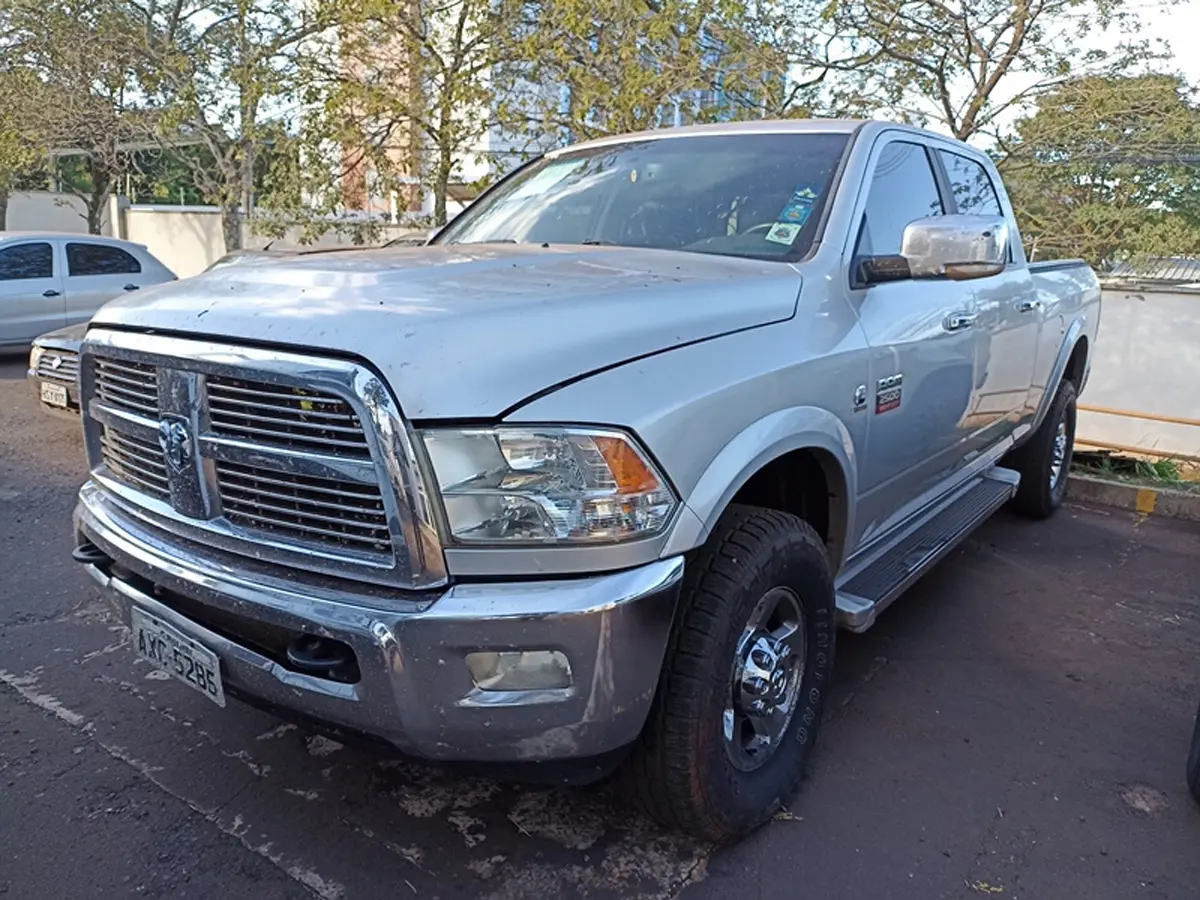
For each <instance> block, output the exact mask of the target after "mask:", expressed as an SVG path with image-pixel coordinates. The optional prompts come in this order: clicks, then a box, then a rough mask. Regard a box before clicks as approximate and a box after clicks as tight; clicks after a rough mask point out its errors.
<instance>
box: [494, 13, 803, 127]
mask: <svg viewBox="0 0 1200 900" xmlns="http://www.w3.org/2000/svg"><path fill="white" fill-rule="evenodd" d="M527 9H528V11H529V13H530V15H531V17H532V18H531V20H530V21H529V22H528V23H527V27H526V29H525V31H524V33H523V35H522V38H521V42H520V44H519V51H520V52H519V58H520V59H522V60H526V61H527V62H525V63H524V64H523V65H522V66H520V67H514V68H515V69H517V70H518V71H519V72H520V75H521V76H523V77H524V79H525V80H526V82H527V83H528V84H530V85H545V84H557V85H562V86H563V92H562V95H561V96H559V95H557V94H552V95H550V96H545V95H544V92H543V96H541V97H534V98H531V97H530V94H532V93H533V92H528V93H527V94H526V95H525V96H519V97H518V98H517V101H518V103H517V108H516V109H514V112H522V113H524V114H525V115H526V117H527V121H528V123H529V124H530V125H531V126H532V128H533V130H534V131H535V133H544V132H546V131H550V132H551V133H552V134H553V133H555V132H557V133H558V135H561V136H570V137H571V138H575V139H579V138H588V137H597V136H601V135H607V134H619V133H623V132H629V131H639V130H642V129H646V128H653V127H658V126H661V125H670V124H673V122H674V119H675V116H676V111H677V110H678V114H679V117H680V118H681V119H682V120H683V121H684V122H704V121H712V120H718V119H736V118H766V117H776V116H784V115H794V114H799V113H801V112H803V111H804V108H803V106H800V105H797V100H798V99H800V92H798V91H795V90H789V86H788V83H787V78H786V72H787V69H788V65H789V56H788V52H787V35H788V34H789V28H788V26H787V23H786V20H785V17H784V16H783V13H782V10H781V9H780V8H778V7H775V6H772V5H770V3H769V0H768V2H764V3H754V2H752V0H751V2H743V0H648V2H630V0H538V2H536V3H533V4H530V5H529V6H528V7H527ZM530 99H533V102H532V103H530V102H529V100H530ZM510 118H512V117H510Z"/></svg>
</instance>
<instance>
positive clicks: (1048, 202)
mask: <svg viewBox="0 0 1200 900" xmlns="http://www.w3.org/2000/svg"><path fill="white" fill-rule="evenodd" d="M1195 99H1196V97H1195V92H1194V91H1193V90H1191V89H1190V88H1189V87H1188V86H1187V84H1186V83H1185V82H1184V81H1183V80H1182V79H1181V78H1179V77H1177V76H1174V75H1143V76H1138V77H1126V78H1117V79H1112V78H1100V77H1091V78H1081V79H1077V80H1074V81H1071V82H1068V83H1066V84H1064V85H1062V86H1060V87H1059V88H1058V89H1056V90H1055V91H1053V92H1052V93H1049V94H1046V95H1043V96H1042V97H1040V98H1039V99H1038V102H1037V106H1036V109H1035V111H1034V112H1033V113H1032V114H1030V115H1028V116H1026V117H1025V118H1023V119H1021V120H1019V121H1018V122H1017V123H1016V125H1015V128H1014V132H1013V134H1011V135H1010V136H1008V137H1007V138H1006V139H1005V140H1004V141H1003V142H1002V145H1001V147H1002V149H1003V150H1004V151H1005V152H1006V158H1005V159H1004V160H1003V161H1002V163H1001V168H1002V171H1003V173H1004V176H1005V180H1006V182H1007V184H1008V185H1009V188H1010V192H1011V193H1012V196H1013V203H1014V206H1015V207H1016V212H1017V216H1018V221H1019V224H1020V225H1021V229H1022V233H1023V235H1024V237H1025V240H1026V242H1027V244H1028V245H1029V246H1028V249H1029V251H1030V253H1031V255H1032V256H1033V257H1034V258H1047V257H1054V256H1082V257H1084V258H1085V259H1087V260H1088V261H1089V262H1091V263H1092V264H1093V265H1095V266H1097V267H1102V268H1103V267H1108V266H1109V265H1111V264H1112V263H1113V262H1114V261H1116V260H1117V259H1119V258H1122V257H1125V258H1128V257H1136V256H1142V255H1156V256H1164V255H1173V254H1185V255H1186V254H1197V253H1200V204H1198V201H1197V197H1200V107H1197V105H1196V102H1195Z"/></svg>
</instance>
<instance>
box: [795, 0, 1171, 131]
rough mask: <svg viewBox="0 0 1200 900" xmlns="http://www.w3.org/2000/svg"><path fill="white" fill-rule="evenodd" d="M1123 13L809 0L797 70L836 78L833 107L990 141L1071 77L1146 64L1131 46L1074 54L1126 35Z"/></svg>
mask: <svg viewBox="0 0 1200 900" xmlns="http://www.w3.org/2000/svg"><path fill="white" fill-rule="evenodd" d="M801 2H803V0H801ZM1131 9H1132V8H1131V7H1126V6H1125V5H1124V3H1123V0H974V2H971V3H967V2H959V3H948V2H946V0H813V3H812V5H811V6H810V7H809V9H808V12H807V13H806V14H805V15H804V21H807V22H813V23H815V24H814V25H813V26H811V27H810V29H809V33H808V35H807V37H806V39H805V41H804V46H805V47H806V48H807V49H806V53H805V56H806V57H807V58H806V59H805V60H804V64H805V65H808V66H810V67H815V68H817V69H820V68H828V69H831V70H833V71H835V72H837V73H838V75H839V77H838V78H837V79H835V87H834V89H833V91H832V94H833V99H832V103H833V104H834V105H835V106H838V107H841V108H843V109H847V110H850V111H857V112H861V111H864V110H866V111H873V110H875V109H882V110H884V111H886V112H888V113H890V114H891V115H892V116H894V117H897V118H900V119H903V120H907V121H912V122H916V123H918V124H923V123H936V124H937V125H939V126H941V127H942V128H944V129H945V130H947V131H949V132H950V133H951V134H953V135H954V136H955V137H957V138H959V139H961V140H968V139H971V138H973V137H975V136H976V135H987V136H994V135H995V134H996V133H997V131H998V126H999V125H1001V124H1002V123H1003V121H1004V120H1005V118H1006V116H1007V115H1008V114H1009V113H1010V111H1016V110H1019V109H1021V108H1023V107H1024V106H1025V105H1027V104H1028V103H1029V102H1031V101H1033V100H1034V99H1036V98H1037V97H1038V96H1040V95H1041V94H1044V93H1046V92H1047V91H1049V90H1052V89H1054V88H1055V87H1057V86H1059V85H1062V84H1064V83H1066V82H1067V81H1069V80H1070V79H1072V78H1077V77H1080V76H1085V75H1090V74H1113V73H1121V72H1124V71H1127V70H1128V69H1129V67H1130V66H1131V65H1133V64H1134V63H1138V62H1144V61H1145V60H1146V59H1148V58H1150V57H1151V56H1152V55H1153V54H1152V53H1151V50H1150V47H1149V45H1147V44H1145V43H1138V42H1127V43H1125V44H1122V45H1121V46H1120V47H1119V48H1118V49H1117V50H1116V51H1115V52H1113V53H1105V52H1102V51H1098V50H1092V51H1085V50H1082V49H1081V48H1082V47H1083V46H1085V45H1086V43H1087V40H1088V39H1089V38H1090V37H1092V36H1093V35H1095V34H1097V33H1100V32H1105V31H1112V30H1115V29H1116V28H1117V27H1118V26H1120V27H1122V28H1126V29H1132V28H1133V27H1134V26H1135V25H1136V21H1137V20H1136V18H1135V16H1134V14H1133V13H1132V12H1131V11H1130V10H1131ZM814 50H820V51H821V52H817V53H814V52H813V51H814ZM834 52H837V53H840V54H841V58H840V59H835V58H833V57H832V55H831V54H832V53H834Z"/></svg>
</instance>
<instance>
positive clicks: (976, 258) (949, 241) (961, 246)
mask: <svg viewBox="0 0 1200 900" xmlns="http://www.w3.org/2000/svg"><path fill="white" fill-rule="evenodd" d="M1009 232H1010V229H1009V227H1008V221H1007V220H1006V219H1005V218H1004V217H1003V216H965V215H954V216H934V217H931V218H928V219H917V220H916V221H915V222H910V223H909V224H908V226H907V227H906V228H905V229H904V238H903V240H902V241H901V245H900V255H901V256H903V257H904V258H905V259H906V260H907V261H908V267H909V272H910V274H911V276H912V277H913V278H942V277H945V278H951V279H953V280H955V281H966V280H967V279H971V278H987V277H988V276H990V275H998V274H1000V273H1001V272H1003V271H1004V267H1005V265H1006V263H1007V262H1008V241H1009Z"/></svg>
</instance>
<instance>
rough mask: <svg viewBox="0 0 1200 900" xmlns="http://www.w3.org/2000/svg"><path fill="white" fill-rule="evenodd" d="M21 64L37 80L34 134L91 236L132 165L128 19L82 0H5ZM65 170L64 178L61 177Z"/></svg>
mask: <svg viewBox="0 0 1200 900" xmlns="http://www.w3.org/2000/svg"><path fill="white" fill-rule="evenodd" d="M10 9H11V15H12V21H13V22H14V24H15V26H16V30H17V33H18V34H19V35H20V52H21V56H22V59H23V61H24V62H25V64H26V65H27V66H28V67H29V68H30V69H31V70H32V71H34V72H36V74H37V77H38V79H39V80H40V82H41V94H42V101H41V103H42V105H41V108H40V110H39V114H38V122H37V131H38V134H39V138H40V140H41V141H42V143H43V144H44V145H45V147H46V149H47V152H48V153H49V154H50V156H51V157H52V159H54V160H62V159H64V158H65V159H67V160H69V163H68V165H67V166H66V167H59V166H57V165H56V166H55V169H56V171H55V172H54V174H55V175H56V176H59V177H58V179H57V180H58V182H59V185H60V188H61V189H63V190H65V191H66V192H68V193H72V194H74V195H76V196H77V197H78V198H79V199H80V200H81V201H82V202H83V205H84V210H85V213H84V217H85V219H86V220H87V227H88V231H89V232H90V233H92V234H99V233H100V231H101V228H102V225H103V221H104V216H105V213H106V211H107V209H108V201H109V198H110V197H111V196H112V193H113V190H114V188H115V185H116V184H117V183H119V181H120V179H121V177H122V176H123V175H124V174H126V173H127V172H128V171H129V170H130V168H131V166H132V159H133V154H132V148H131V142H132V141H133V140H134V138H135V136H136V134H137V133H138V130H139V129H138V128H136V127H135V120H136V118H138V117H143V116H146V115H147V113H146V112H145V111H143V110H140V109H137V108H136V107H135V106H134V105H133V104H131V103H130V101H129V98H130V97H132V96H133V95H134V94H133V91H131V86H132V76H133V71H134V66H135V64H136V61H137V58H136V38H137V36H138V35H137V29H136V24H135V23H134V22H133V21H132V20H131V19H130V18H129V17H128V15H127V14H126V13H125V12H124V11H122V10H121V9H119V8H116V7H113V6H112V5H105V4H104V3H94V2H87V0H53V2H36V3H35V2H34V0H11V6H10ZM63 174H67V175H68V176H69V177H66V178H63V177H61V176H62V175H63Z"/></svg>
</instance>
